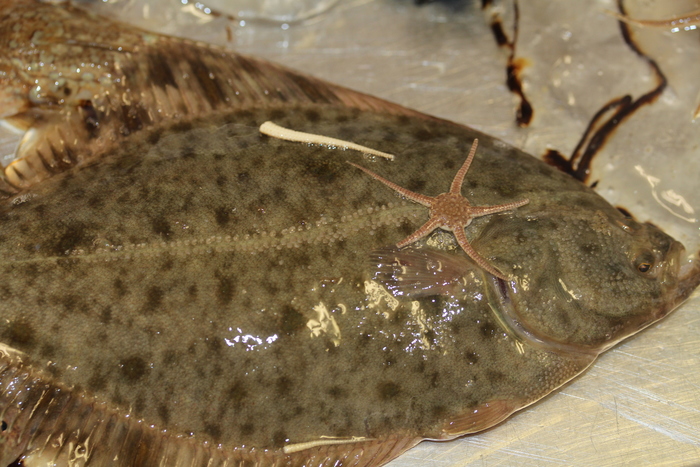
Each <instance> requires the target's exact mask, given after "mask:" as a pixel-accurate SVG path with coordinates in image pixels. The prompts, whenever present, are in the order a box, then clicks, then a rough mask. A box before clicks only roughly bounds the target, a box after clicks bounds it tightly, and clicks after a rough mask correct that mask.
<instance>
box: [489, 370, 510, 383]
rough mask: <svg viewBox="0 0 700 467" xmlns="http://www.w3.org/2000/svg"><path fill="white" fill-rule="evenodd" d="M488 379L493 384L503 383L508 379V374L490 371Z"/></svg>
mask: <svg viewBox="0 0 700 467" xmlns="http://www.w3.org/2000/svg"><path fill="white" fill-rule="evenodd" d="M486 379H487V380H489V381H491V382H493V383H502V382H503V380H505V379H506V374H505V373H503V372H502V371H497V370H488V371H487V372H486Z"/></svg>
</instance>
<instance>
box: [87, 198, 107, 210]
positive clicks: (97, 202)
mask: <svg viewBox="0 0 700 467" xmlns="http://www.w3.org/2000/svg"><path fill="white" fill-rule="evenodd" d="M87 204H88V206H90V207H91V208H92V209H96V208H99V207H102V205H104V198H103V197H102V196H91V197H90V199H89V200H88V202H87Z"/></svg>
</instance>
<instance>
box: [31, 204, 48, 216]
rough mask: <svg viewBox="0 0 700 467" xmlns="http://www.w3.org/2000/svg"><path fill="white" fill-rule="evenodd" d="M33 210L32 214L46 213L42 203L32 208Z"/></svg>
mask: <svg viewBox="0 0 700 467" xmlns="http://www.w3.org/2000/svg"><path fill="white" fill-rule="evenodd" d="M33 209H34V212H36V213H37V214H39V215H42V214H44V212H46V205H45V204H43V203H41V204H37V205H35V206H34V208H33Z"/></svg>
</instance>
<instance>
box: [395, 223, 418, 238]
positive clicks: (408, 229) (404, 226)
mask: <svg viewBox="0 0 700 467" xmlns="http://www.w3.org/2000/svg"><path fill="white" fill-rule="evenodd" d="M416 228H417V226H414V225H412V224H411V221H409V220H405V221H403V222H401V225H399V228H398V230H399V232H400V233H401V234H402V237H405V236H407V235H411V234H412V233H413V232H415V231H416Z"/></svg>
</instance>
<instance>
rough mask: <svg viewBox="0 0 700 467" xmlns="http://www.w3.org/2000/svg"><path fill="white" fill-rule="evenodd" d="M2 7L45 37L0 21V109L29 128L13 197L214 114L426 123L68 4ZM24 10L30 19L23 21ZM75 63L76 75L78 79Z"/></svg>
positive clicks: (10, 18) (9, 180) (280, 70)
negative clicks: (138, 140) (302, 113)
mask: <svg viewBox="0 0 700 467" xmlns="http://www.w3.org/2000/svg"><path fill="white" fill-rule="evenodd" d="M6 8H8V9H9V8H11V10H10V11H9V12H8V11H5V10H4V9H2V8H0V17H3V18H4V19H3V22H4V23H5V25H10V24H14V22H17V21H20V19H19V18H21V22H22V23H23V24H24V25H25V27H23V28H22V31H35V30H38V31H43V35H42V36H40V40H37V39H36V38H35V37H33V36H32V37H28V36H27V34H26V33H23V32H15V31H13V30H12V28H11V27H9V26H8V27H3V25H2V24H0V40H2V42H3V43H8V42H9V41H15V42H16V43H18V44H19V45H20V47H17V48H14V49H12V50H10V51H8V52H7V54H6V55H9V56H8V57H0V66H2V65H3V63H2V62H5V61H7V64H6V67H14V68H13V69H12V72H8V73H6V76H8V77H9V78H6V79H5V81H7V82H3V83H1V84H3V86H4V89H3V91H2V93H4V94H0V102H4V101H7V102H9V103H10V104H11V105H10V107H11V108H12V109H16V111H17V114H15V115H7V114H5V115H4V117H5V119H7V121H8V122H9V123H10V124H12V123H13V121H14V122H15V123H20V125H19V127H20V128H23V129H27V128H28V129H29V132H28V135H29V136H28V137H27V138H25V140H23V142H22V143H21V145H20V148H19V150H18V151H17V154H16V156H17V159H16V160H15V162H13V163H12V164H11V165H10V166H9V167H8V168H7V169H6V171H5V177H4V179H5V180H4V185H6V186H3V184H0V190H1V191H10V192H13V193H16V192H20V191H22V190H23V189H26V188H28V187H30V186H32V185H33V184H36V183H38V182H40V181H42V180H44V179H46V178H48V177H50V176H52V175H55V174H56V173H60V172H62V171H65V170H68V169H70V168H71V167H74V166H76V165H80V164H84V163H87V162H90V161H93V160H98V159H99V158H100V157H101V156H102V155H103V154H105V153H106V152H108V151H109V150H110V149H111V148H115V147H116V146H118V145H119V143H120V141H122V140H123V139H124V138H126V137H128V136H130V135H132V134H134V133H140V132H142V131H144V130H147V129H153V128H158V127H160V126H164V125H172V124H173V123H177V122H183V121H190V120H193V119H197V118H201V117H205V116H207V115H210V114H212V113H219V112H225V111H232V110H240V109H245V108H261V107H266V106H270V107H272V106H280V105H299V104H305V103H308V104H311V103H313V104H328V105H334V106H344V107H350V108H356V109H358V110H370V111H375V112H382V113H388V114H391V115H410V116H423V117H424V118H433V117H428V116H424V115H423V114H420V113H419V112H416V111H413V110H409V109H406V108H404V107H401V106H399V105H396V104H392V103H389V102H386V101H384V100H381V99H378V98H376V97H372V96H368V95H366V94H362V93H359V92H355V91H351V90H349V89H346V88H343V87H341V86H336V85H333V84H330V83H326V82H324V81H322V80H319V79H317V78H313V77H310V76H306V75H304V74H302V73H298V72H295V71H292V70H289V69H287V68H284V67H282V66H279V65H275V64H273V63H269V62H266V61H263V60H259V59H255V58H252V57H247V56H244V55H240V54H237V53H235V52H232V51H230V50H227V49H225V48H222V47H218V46H213V45H208V44H204V43H200V42H194V41H190V40H185V39H180V38H175V37H169V36H162V35H157V34H154V33H149V32H146V31H143V30H140V29H138V28H134V27H131V26H128V25H125V24H121V23H118V22H114V21H111V20H109V19H107V18H102V17H99V16H97V15H95V14H93V13H90V12H88V11H85V10H83V9H81V8H80V7H77V6H75V5H71V4H70V2H65V3H60V4H56V3H44V2H38V1H30V0H24V1H22V2H18V3H17V4H13V6H12V7H6ZM27 11H31V12H33V13H32V15H31V18H25V17H24V16H23V14H24V13H26V12H27ZM39 13H41V14H39ZM52 20H53V21H54V22H58V23H60V24H61V26H62V28H59V30H60V32H59V33H56V35H55V36H54V35H52V34H53V33H52V31H54V30H56V28H48V27H45V26H47V24H49V22H51V21H52ZM59 34H60V35H59ZM80 38H90V40H89V41H87V40H85V42H81V41H80ZM59 44H62V45H63V46H65V49H66V52H65V53H63V54H61V55H60V56H56V57H55V59H54V63H52V65H51V66H50V67H49V66H46V67H44V68H39V69H38V70H34V71H26V70H24V69H22V68H21V67H17V66H16V65H15V64H16V63H20V64H22V63H25V62H26V63H30V62H31V60H35V58H33V57H36V55H37V54H42V53H46V54H49V53H50V52H51V50H54V48H55V47H57V45H59ZM13 54H14V55H13ZM15 55H17V56H15ZM88 57H89V60H90V63H84V62H85V61H86V59H88ZM81 62H83V63H84V67H83V70H81V71H80V72H76V71H75V63H81ZM91 65H92V66H91ZM15 68H16V69H15ZM30 68H31V67H30ZM57 74H60V75H61V78H60V79H57V78H56V76H57ZM3 99H4V100H3ZM12 111H14V110H12ZM20 113H21V114H22V115H19V114H20ZM76 154H79V155H80V156H76Z"/></svg>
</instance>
